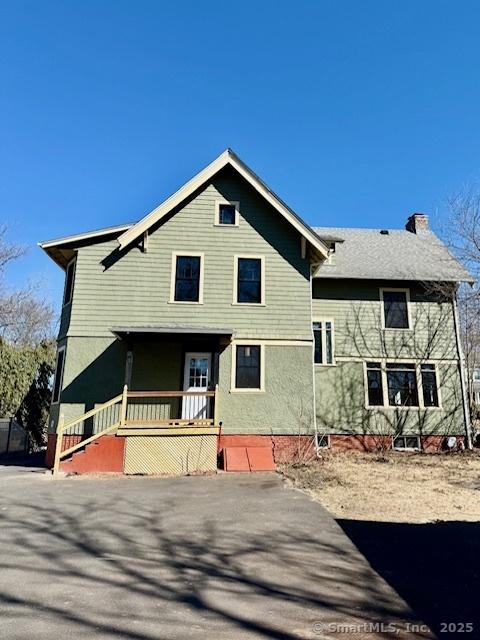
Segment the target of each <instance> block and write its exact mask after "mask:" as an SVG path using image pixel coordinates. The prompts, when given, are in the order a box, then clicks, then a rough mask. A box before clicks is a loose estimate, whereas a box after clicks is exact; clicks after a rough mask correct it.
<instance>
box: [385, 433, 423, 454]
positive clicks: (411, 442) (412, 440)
mask: <svg viewBox="0 0 480 640" xmlns="http://www.w3.org/2000/svg"><path fill="white" fill-rule="evenodd" d="M392 446H393V448H394V449H395V451H420V449H421V443H420V437H419V436H395V437H393V438H392Z"/></svg>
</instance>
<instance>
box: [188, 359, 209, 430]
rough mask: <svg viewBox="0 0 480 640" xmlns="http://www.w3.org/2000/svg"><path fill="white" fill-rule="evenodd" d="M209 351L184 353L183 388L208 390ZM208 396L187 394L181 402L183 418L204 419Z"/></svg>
mask: <svg viewBox="0 0 480 640" xmlns="http://www.w3.org/2000/svg"><path fill="white" fill-rule="evenodd" d="M210 366H211V354H210V353H186V354H185V369H184V373H183V390H184V391H190V392H193V393H195V392H203V391H207V390H208V384H209V382H210ZM209 401H210V398H206V397H205V396H200V397H198V396H187V397H185V398H183V402H182V419H183V420H206V419H207V418H208V417H209V415H208V409H209Z"/></svg>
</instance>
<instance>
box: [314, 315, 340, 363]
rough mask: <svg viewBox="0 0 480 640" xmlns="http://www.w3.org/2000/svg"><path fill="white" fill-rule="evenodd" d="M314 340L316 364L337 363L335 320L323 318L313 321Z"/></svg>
mask: <svg viewBox="0 0 480 640" xmlns="http://www.w3.org/2000/svg"><path fill="white" fill-rule="evenodd" d="M313 341H314V362H315V364H325V365H332V364H335V358H334V338H333V320H330V319H323V318H322V319H318V320H314V321H313Z"/></svg>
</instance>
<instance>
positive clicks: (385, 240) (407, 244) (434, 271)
mask: <svg viewBox="0 0 480 640" xmlns="http://www.w3.org/2000/svg"><path fill="white" fill-rule="evenodd" d="M314 231H315V232H316V233H317V234H318V235H319V236H320V238H322V239H324V240H325V241H326V242H332V239H335V241H336V242H335V255H334V258H333V260H332V263H331V264H330V263H327V262H325V263H324V264H322V265H321V266H320V267H319V269H318V271H317V273H316V277H318V278H355V279H373V280H421V281H426V282H428V281H430V282H432V281H444V282H461V281H466V282H473V278H472V276H471V275H470V274H469V273H468V271H467V270H466V269H465V268H464V267H463V266H462V265H461V264H460V262H458V260H456V259H455V258H454V257H453V256H452V254H451V253H450V252H449V250H448V249H447V247H446V246H445V245H444V244H443V242H442V241H441V240H440V239H439V238H438V237H437V236H436V235H435V234H434V233H433V232H432V231H419V232H417V233H412V232H411V231H404V230H399V229H389V230H388V234H385V233H381V230H380V229H353V228H337V227H314Z"/></svg>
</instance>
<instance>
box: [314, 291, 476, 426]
mask: <svg viewBox="0 0 480 640" xmlns="http://www.w3.org/2000/svg"><path fill="white" fill-rule="evenodd" d="M380 287H386V288H389V287H391V288H394V287H398V288H410V296H411V307H410V311H411V322H412V329H411V330H385V329H383V328H382V321H381V303H380V293H379V289H380ZM312 312H313V317H314V318H322V317H324V318H331V319H333V321H334V341H335V358H336V365H335V366H331V367H326V366H319V365H316V366H315V389H316V413H317V427H318V430H319V431H323V432H325V433H338V434H358V435H360V434H377V435H387V434H394V433H397V432H402V433H412V434H418V435H443V434H463V433H464V418H463V410H462V400H461V388H460V373H459V368H458V360H457V358H458V354H457V348H456V341H455V329H454V321H453V310H452V305H451V302H441V303H440V302H437V301H436V300H435V297H434V296H433V295H432V293H431V291H429V290H428V288H425V287H424V286H423V285H421V284H419V283H408V282H406V283H403V282H400V283H394V282H383V281H378V282H375V281H356V280H338V281H325V280H321V279H316V280H315V281H314V283H313V301H312ZM379 358H384V359H392V360H395V359H399V358H401V359H409V360H410V361H411V362H412V363H418V362H422V361H425V360H428V361H431V362H434V363H436V365H437V367H438V374H439V387H440V393H441V398H442V408H441V409H437V408H434V409H430V408H429V409H423V410H421V409H417V408H409V409H400V410H399V409H395V408H381V409H366V408H365V382H364V362H366V361H368V360H375V359H379Z"/></svg>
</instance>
